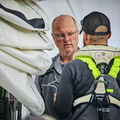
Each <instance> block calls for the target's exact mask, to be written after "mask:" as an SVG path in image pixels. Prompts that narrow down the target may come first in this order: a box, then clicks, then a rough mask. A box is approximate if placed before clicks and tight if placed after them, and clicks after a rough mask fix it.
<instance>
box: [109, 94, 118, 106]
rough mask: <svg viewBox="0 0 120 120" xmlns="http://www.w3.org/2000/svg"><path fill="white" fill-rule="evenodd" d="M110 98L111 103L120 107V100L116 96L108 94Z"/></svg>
mask: <svg viewBox="0 0 120 120" xmlns="http://www.w3.org/2000/svg"><path fill="white" fill-rule="evenodd" d="M108 96H109V99H110V103H113V104H115V105H118V106H119V107H120V100H118V99H116V98H115V97H112V96H111V95H108Z"/></svg>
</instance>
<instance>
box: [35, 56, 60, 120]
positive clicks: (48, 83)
mask: <svg viewBox="0 0 120 120" xmlns="http://www.w3.org/2000/svg"><path fill="white" fill-rule="evenodd" d="M58 57H59V54H58V55H57V56H55V57H54V58H52V65H51V66H50V68H49V69H48V70H47V71H46V73H45V74H44V75H41V76H36V86H37V88H38V89H39V91H40V94H41V95H42V97H43V99H44V101H45V112H44V113H45V114H49V115H51V116H53V117H54V118H56V119H57V120H59V118H58V117H57V115H56V114H55V112H54V101H53V98H54V94H55V93H56V92H57V87H58V84H59V80H60V73H58V72H57V71H56V69H55V60H56V59H57V58H58Z"/></svg>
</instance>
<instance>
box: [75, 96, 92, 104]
mask: <svg viewBox="0 0 120 120" xmlns="http://www.w3.org/2000/svg"><path fill="white" fill-rule="evenodd" d="M91 96H92V94H88V95H86V96H83V97H79V98H77V99H76V100H75V101H74V103H73V106H77V105H78V104H81V103H85V102H89V101H90V98H91Z"/></svg>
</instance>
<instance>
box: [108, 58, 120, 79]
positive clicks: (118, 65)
mask: <svg viewBox="0 0 120 120" xmlns="http://www.w3.org/2000/svg"><path fill="white" fill-rule="evenodd" d="M119 71H120V57H115V58H114V62H113V65H112V67H111V69H110V71H109V73H108V75H110V76H112V77H114V78H117V74H118V72H119Z"/></svg>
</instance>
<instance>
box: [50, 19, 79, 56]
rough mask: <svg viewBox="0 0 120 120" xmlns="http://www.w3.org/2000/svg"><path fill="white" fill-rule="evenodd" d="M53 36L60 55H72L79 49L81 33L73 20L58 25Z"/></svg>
mask: <svg viewBox="0 0 120 120" xmlns="http://www.w3.org/2000/svg"><path fill="white" fill-rule="evenodd" d="M52 36H53V39H54V42H55V44H56V46H57V47H58V49H59V51H60V54H63V55H70V54H71V53H73V52H75V51H76V50H77V49H78V39H79V31H78V29H77V27H76V25H75V23H74V21H73V20H72V19H71V20H69V21H63V22H61V23H59V24H57V26H56V28H54V31H53V34H52Z"/></svg>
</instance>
